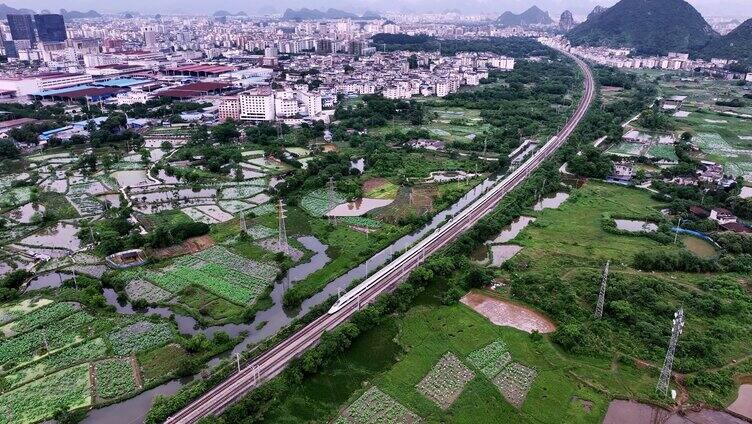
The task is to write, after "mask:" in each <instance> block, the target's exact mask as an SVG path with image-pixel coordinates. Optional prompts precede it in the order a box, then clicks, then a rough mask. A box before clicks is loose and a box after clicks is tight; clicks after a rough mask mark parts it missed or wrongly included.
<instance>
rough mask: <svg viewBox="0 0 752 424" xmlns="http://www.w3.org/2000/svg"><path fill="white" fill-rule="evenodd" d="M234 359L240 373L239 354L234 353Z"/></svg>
mask: <svg viewBox="0 0 752 424" xmlns="http://www.w3.org/2000/svg"><path fill="white" fill-rule="evenodd" d="M235 359H236V361H237V363H238V373H240V352H236V353H235Z"/></svg>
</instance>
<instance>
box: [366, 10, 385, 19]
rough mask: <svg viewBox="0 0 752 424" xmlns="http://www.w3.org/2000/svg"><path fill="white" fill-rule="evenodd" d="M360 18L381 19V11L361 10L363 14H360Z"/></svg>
mask: <svg viewBox="0 0 752 424" xmlns="http://www.w3.org/2000/svg"><path fill="white" fill-rule="evenodd" d="M361 18H362V19H381V13H379V12H374V11H373V10H366V11H365V12H363V15H361Z"/></svg>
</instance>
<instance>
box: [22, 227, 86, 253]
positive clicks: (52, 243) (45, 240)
mask: <svg viewBox="0 0 752 424" xmlns="http://www.w3.org/2000/svg"><path fill="white" fill-rule="evenodd" d="M78 230H79V227H78V226H76V225H73V224H67V223H65V222H58V223H57V225H56V226H54V227H50V228H45V229H44V230H42V231H39V232H37V233H34V234H32V235H30V236H28V237H26V238H25V239H23V240H21V242H20V243H21V244H27V245H29V246H40V247H57V248H61V249H69V250H78V249H79V248H80V247H81V240H79V239H78V237H76V234H77V233H78Z"/></svg>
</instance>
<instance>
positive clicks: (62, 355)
mask: <svg viewBox="0 0 752 424" xmlns="http://www.w3.org/2000/svg"><path fill="white" fill-rule="evenodd" d="M106 355H107V346H106V345H105V344H104V340H102V339H101V338H97V339H94V340H90V341H88V342H86V343H83V344H80V345H77V346H70V347H67V348H65V349H62V350H59V351H57V352H54V353H52V354H50V355H47V356H45V357H43V358H42V359H40V360H38V361H36V362H32V363H31V364H29V365H26V366H25V367H23V368H20V369H17V370H16V371H15V372H13V373H12V374H8V375H7V376H5V379H6V380H7V381H8V383H9V384H10V385H11V387H18V386H20V385H22V384H24V383H27V382H29V381H31V380H34V379H37V378H39V377H40V376H42V375H45V374H48V373H50V372H53V371H57V370H60V369H63V368H67V367H70V366H72V365H75V364H79V363H81V362H89V361H92V360H95V359H98V358H102V357H104V356H106Z"/></svg>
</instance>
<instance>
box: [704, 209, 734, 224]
mask: <svg viewBox="0 0 752 424" xmlns="http://www.w3.org/2000/svg"><path fill="white" fill-rule="evenodd" d="M710 219H711V220H713V221H715V222H717V223H718V224H720V225H724V224H728V223H732V222H737V220H738V218H737V217H736V215H734V214H733V213H732V212H731V211H730V210H728V209H724V208H714V209H713V210H711V211H710Z"/></svg>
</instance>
